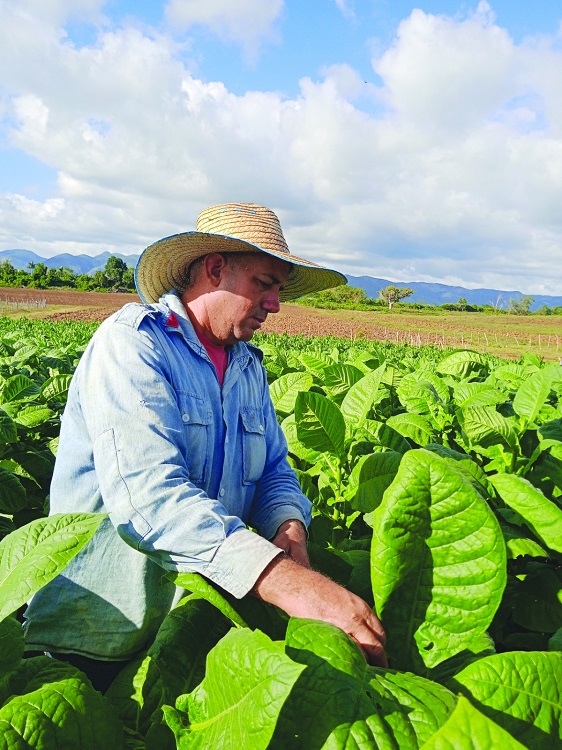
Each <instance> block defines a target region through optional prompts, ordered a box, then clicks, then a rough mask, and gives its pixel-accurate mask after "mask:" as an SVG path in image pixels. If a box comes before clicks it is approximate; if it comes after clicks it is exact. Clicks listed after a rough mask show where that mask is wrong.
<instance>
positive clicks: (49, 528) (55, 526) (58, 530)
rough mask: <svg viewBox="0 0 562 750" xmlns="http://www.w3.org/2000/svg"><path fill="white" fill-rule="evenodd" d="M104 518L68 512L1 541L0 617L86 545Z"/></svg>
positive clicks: (52, 576)
mask: <svg viewBox="0 0 562 750" xmlns="http://www.w3.org/2000/svg"><path fill="white" fill-rule="evenodd" d="M104 518H105V515H103V514H102V513H68V514H64V513H61V514H58V515H54V516H51V517H50V518H39V519H37V520H36V521H32V522H31V523H29V524H27V526H23V527H21V528H19V529H16V531H13V532H12V533H11V534H8V536H6V537H4V539H2V541H1V542H0V620H3V619H4V617H7V616H8V615H9V614H11V613H12V612H14V611H15V610H16V609H18V608H19V607H21V606H22V605H23V604H25V603H26V602H27V601H28V600H29V599H30V598H31V597H32V596H33V594H35V592H37V591H38V590H39V589H40V588H42V587H43V586H45V585H46V584H47V583H49V581H52V580H53V578H55V577H56V576H57V575H58V574H59V573H60V572H61V571H62V570H64V568H65V567H66V566H67V565H68V563H69V562H70V561H71V560H72V558H73V557H74V556H75V555H76V554H78V552H80V550H81V549H82V548H83V547H85V546H86V544H87V543H88V542H89V541H90V539H91V538H92V537H93V535H94V534H95V532H96V531H97V528H98V526H99V525H100V523H101V522H102V520H103V519H104Z"/></svg>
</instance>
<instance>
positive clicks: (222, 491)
mask: <svg viewBox="0 0 562 750" xmlns="http://www.w3.org/2000/svg"><path fill="white" fill-rule="evenodd" d="M219 495H220V496H221V497H223V495H224V489H223V488H222V487H221V488H220V490H219Z"/></svg>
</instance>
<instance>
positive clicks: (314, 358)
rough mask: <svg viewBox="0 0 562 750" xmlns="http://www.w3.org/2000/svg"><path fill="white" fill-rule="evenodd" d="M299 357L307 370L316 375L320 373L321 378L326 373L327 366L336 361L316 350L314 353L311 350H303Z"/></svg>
mask: <svg viewBox="0 0 562 750" xmlns="http://www.w3.org/2000/svg"><path fill="white" fill-rule="evenodd" d="M298 358H299V360H300V361H301V362H302V364H303V365H304V366H305V367H306V369H307V370H309V371H310V372H312V373H313V374H314V375H318V376H319V377H321V378H322V377H323V375H324V370H325V369H326V367H329V366H330V365H333V364H334V361H333V360H332V359H331V357H329V356H328V355H327V354H321V353H320V352H314V354H310V353H309V352H302V353H301V354H299V357H298Z"/></svg>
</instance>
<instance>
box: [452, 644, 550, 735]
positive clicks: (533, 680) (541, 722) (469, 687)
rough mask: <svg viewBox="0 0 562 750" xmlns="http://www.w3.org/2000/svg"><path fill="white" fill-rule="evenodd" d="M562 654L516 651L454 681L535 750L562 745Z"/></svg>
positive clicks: (489, 659) (484, 661)
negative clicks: (561, 677)
mask: <svg viewBox="0 0 562 750" xmlns="http://www.w3.org/2000/svg"><path fill="white" fill-rule="evenodd" d="M560 675H562V653H560V652H556V651H552V652H550V651H549V652H541V651H536V652H530V653H525V652H522V651H516V652H511V653H505V654H494V655H493V656H487V657H486V658H484V659H480V660H479V661H477V662H474V663H473V664H470V665H469V666H468V667H466V669H463V671H462V672H459V674H457V675H455V677H454V678H453V680H451V682H450V685H449V686H450V687H451V689H452V690H460V691H461V692H462V693H463V694H464V695H465V696H466V697H467V698H468V699H469V700H470V701H471V702H472V703H474V705H476V706H477V707H478V709H479V710H480V711H482V712H483V713H484V714H486V716H488V718H490V719H492V721H495V722H496V723H497V724H499V725H500V726H501V727H503V729H505V730H506V731H507V732H509V734H511V735H513V737H515V738H516V739H517V740H519V742H521V743H522V744H523V745H524V746H525V747H527V748H529V749H530V750H549V749H550V748H552V750H554V748H559V747H560V746H561V743H562V716H561V714H562V680H561V679H560Z"/></svg>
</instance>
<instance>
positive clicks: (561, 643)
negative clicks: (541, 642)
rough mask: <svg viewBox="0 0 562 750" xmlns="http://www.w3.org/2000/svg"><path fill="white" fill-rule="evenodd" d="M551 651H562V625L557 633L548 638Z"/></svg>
mask: <svg viewBox="0 0 562 750" xmlns="http://www.w3.org/2000/svg"><path fill="white" fill-rule="evenodd" d="M548 650H549V651H562V627H560V628H558V630H557V631H556V633H554V635H553V636H552V638H549V640H548Z"/></svg>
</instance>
